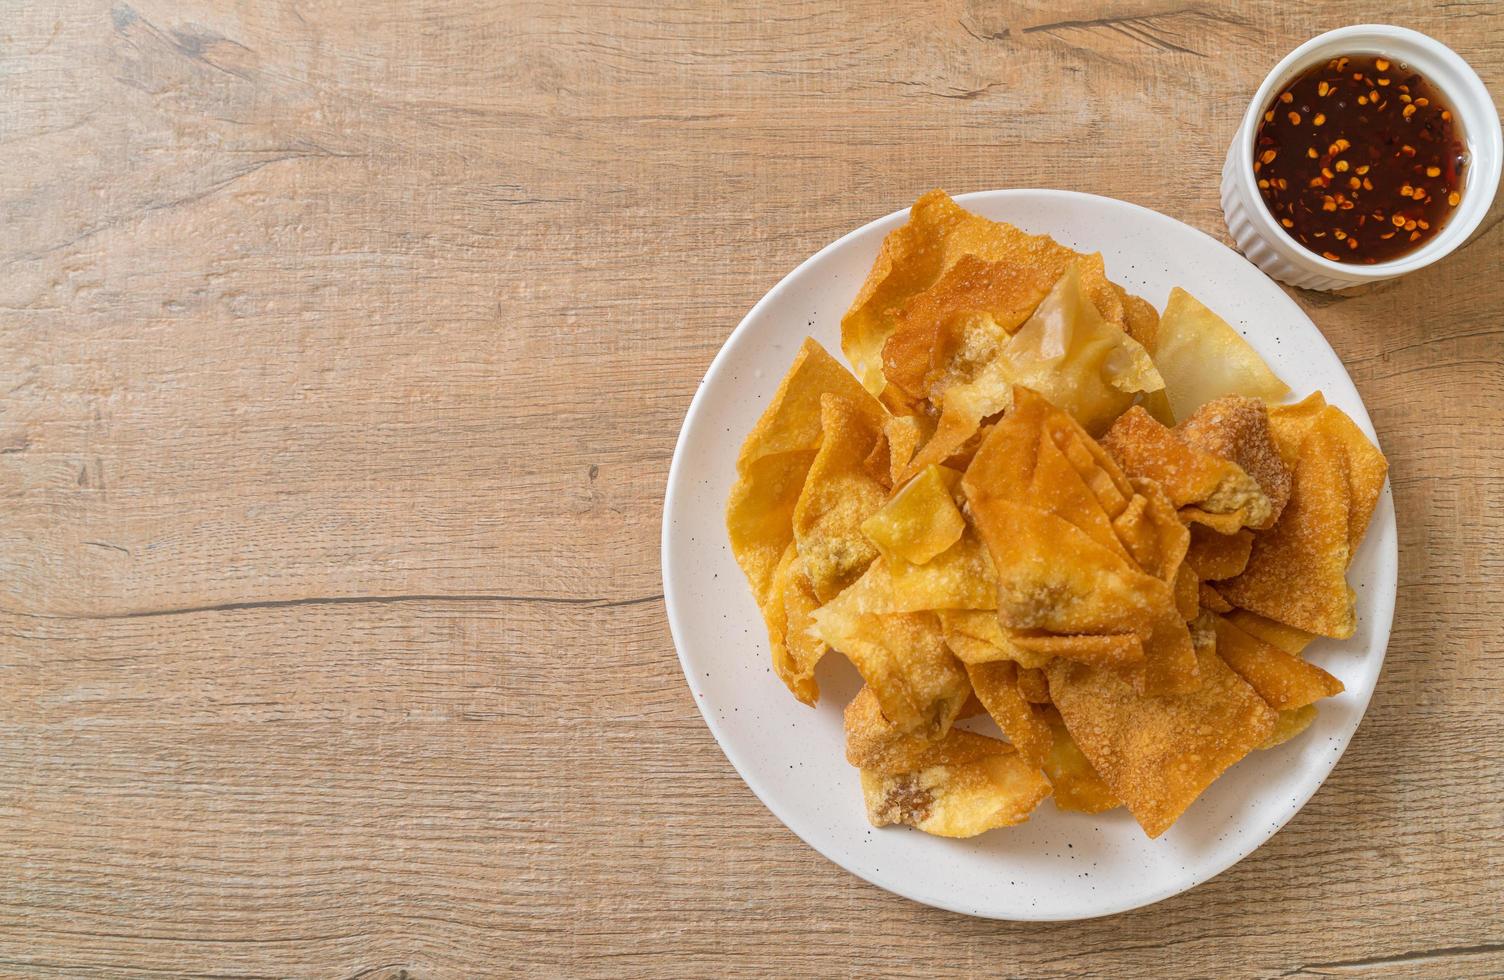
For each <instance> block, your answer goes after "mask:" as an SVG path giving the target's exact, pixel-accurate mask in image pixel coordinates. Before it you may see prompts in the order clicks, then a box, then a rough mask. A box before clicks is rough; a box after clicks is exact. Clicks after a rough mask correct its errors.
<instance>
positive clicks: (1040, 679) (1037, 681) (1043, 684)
mask: <svg viewBox="0 0 1504 980" xmlns="http://www.w3.org/2000/svg"><path fill="white" fill-rule="evenodd" d="M1018 693H1019V695H1020V696H1022V697H1023V699H1024V700H1025V701H1027V702H1029V703H1030V704H1049V703H1050V680H1049V678H1048V677H1047V676H1046V675H1045V672H1044V671H1043V670H1042V669H1040V668H1039V667H1025V666H1023V665H1022V663H1020V664H1019V668H1018Z"/></svg>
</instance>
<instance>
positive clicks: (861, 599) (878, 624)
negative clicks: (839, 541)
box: [812, 558, 971, 736]
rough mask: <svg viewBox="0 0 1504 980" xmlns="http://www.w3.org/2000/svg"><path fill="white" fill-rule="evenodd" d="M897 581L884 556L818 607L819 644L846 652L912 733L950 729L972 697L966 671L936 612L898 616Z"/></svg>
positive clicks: (894, 716) (895, 717)
mask: <svg viewBox="0 0 1504 980" xmlns="http://www.w3.org/2000/svg"><path fill="white" fill-rule="evenodd" d="M894 604H895V600H894V596H893V580H892V577H891V576H890V575H889V574H888V567H887V562H885V561H884V560H883V559H882V558H878V559H877V560H876V561H874V562H873V563H872V564H871V565H870V566H868V568H867V571H866V573H865V574H863V575H862V577H861V578H860V579H858V580H857V581H856V583H855V584H854V585H852V586H851V587H850V588H848V589H847V590H846V591H844V592H842V593H841V594H840V595H838V596H836V598H835V599H833V600H831V601H830V602H828V603H826V604H825V605H823V606H821V607H820V608H819V609H817V610H815V612H814V613H813V615H812V618H813V620H814V629H815V632H816V634H817V635H818V636H819V637H820V639H822V640H824V641H825V642H826V643H828V644H829V645H830V646H831V647H833V648H834V649H836V650H839V651H840V652H841V653H843V654H845V655H846V657H847V659H849V660H850V661H851V662H852V664H853V665H855V667H856V669H857V671H858V673H860V674H861V675H862V679H863V680H865V681H866V682H867V684H868V686H870V687H871V688H872V690H873V693H874V694H875V695H876V696H877V698H878V700H879V702H880V703H881V704H882V711H883V714H884V715H886V716H887V718H888V719H889V720H890V721H892V722H893V723H894V724H896V725H898V726H900V727H901V728H903V729H904V730H905V731H917V732H921V733H923V734H926V735H931V736H933V735H938V734H941V733H943V732H945V731H946V730H947V729H948V728H949V727H950V724H951V722H953V721H955V719H956V716H957V715H958V714H959V713H960V711H961V707H962V705H963V704H964V703H965V702H966V699H967V697H968V696H969V695H970V694H971V684H970V682H969V681H968V680H967V678H966V671H965V668H964V667H962V665H961V662H960V661H958V660H957V659H956V658H955V656H954V655H953V654H952V653H951V652H950V650H949V649H948V648H947V647H946V645H945V637H944V634H943V633H942V632H941V629H940V622H939V620H938V619H937V618H936V617H935V615H934V614H933V613H929V612H894V611H893V610H894Z"/></svg>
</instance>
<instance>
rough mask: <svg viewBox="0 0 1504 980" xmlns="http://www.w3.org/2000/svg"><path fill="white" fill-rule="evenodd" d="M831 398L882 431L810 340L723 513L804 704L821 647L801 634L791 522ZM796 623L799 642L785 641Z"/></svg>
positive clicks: (870, 406) (842, 372) (804, 583)
mask: <svg viewBox="0 0 1504 980" xmlns="http://www.w3.org/2000/svg"><path fill="white" fill-rule="evenodd" d="M827 395H832V396H834V397H837V398H840V399H841V400H842V401H843V402H844V403H845V404H846V405H847V406H848V407H849V408H850V409H851V410H852V412H853V413H854V415H855V416H856V417H858V418H860V419H862V420H863V424H867V423H870V424H881V421H882V420H883V419H884V418H885V416H886V414H887V413H886V412H885V411H884V410H883V408H882V406H881V405H879V404H878V402H877V399H875V398H873V397H872V396H871V395H869V394H868V393H867V391H866V390H865V389H863V388H862V386H861V385H859V384H858V383H857V381H856V379H855V378H853V377H852V376H851V373H850V372H849V371H847V370H846V369H845V368H843V367H842V366H841V365H840V364H838V363H837V362H836V361H835V359H834V358H832V357H831V356H830V355H829V354H827V353H826V352H825V350H824V348H822V347H821V346H820V345H819V344H817V343H815V342H814V341H813V340H806V341H805V342H804V344H803V346H802V347H801V348H800V349H799V353H798V354H797V355H796V356H795V358H794V363H793V365H792V366H791V367H790V368H789V372H788V374H787V375H785V376H784V378H783V381H782V382H781V383H780V384H779V386H778V390H777V392H776V393H775V394H774V395H773V400H772V401H771V402H770V403H769V405H768V407H767V409H766V410H765V411H764V412H763V414H762V417H761V418H760V419H759V420H758V422H757V425H756V426H755V427H753V429H752V432H751V433H750V434H749V435H748V436H747V439H746V441H745V442H744V443H743V444H742V448H741V453H740V455H739V456H738V457H737V463H736V468H737V481H736V484H735V485H734V486H733V487H732V490H731V498H730V501H729V502H728V504H727V508H726V529H727V532H728V534H729V536H730V539H731V551H732V554H733V555H735V557H736V561H737V564H738V565H740V566H741V568H742V571H743V572H744V573H745V574H746V576H747V582H748V584H749V585H751V587H752V595H753V598H754V599H755V600H756V601H757V605H758V607H759V609H761V611H762V614H763V620H764V622H765V623H766V624H767V627H768V638H769V645H770V646H771V648H772V651H773V662H774V666H775V668H776V669H777V671H778V676H779V677H780V678H781V679H782V680H783V681H784V683H785V684H787V685H788V686H789V689H790V690H791V691H793V693H794V694H795V696H796V697H798V698H799V699H800V700H801V701H804V702H805V703H807V704H814V703H815V700H816V699H817V698H818V696H819V691H818V688H817V687H816V685H815V682H814V677H813V673H814V663H815V662H816V661H818V660H819V655H820V654H821V653H823V652H824V646H823V644H821V643H819V642H818V641H815V640H809V639H807V638H806V637H805V636H804V635H803V624H804V623H805V622H806V620H807V609H806V608H805V607H806V605H807V603H805V602H804V600H803V599H802V598H800V597H801V596H803V594H804V590H806V589H807V588H809V580H808V577H807V575H806V574H805V571H804V566H803V564H802V563H799V564H797V565H796V563H795V559H796V557H797V551H796V549H795V546H794V519H795V518H794V515H795V509H796V505H797V504H798V503H799V500H800V497H801V495H802V494H803V492H804V489H805V483H806V479H807V477H808V474H809V471H810V467H811V466H812V465H813V464H814V462H815V459H816V457H817V456H818V455H819V453H820V450H821V447H822V444H823V442H824V428H823V427H822V418H821V400H822V398H824V397H825V396H827ZM790 596H793V597H795V600H796V601H795V602H794V603H793V606H792V607H791V608H792V612H791V611H790V607H787V605H786V599H788V597H790ZM791 620H792V621H794V622H795V624H796V629H798V630H799V632H800V635H799V636H796V637H794V638H793V639H792V640H788V639H787V631H788V629H789V628H790V625H789V624H790V622H791Z"/></svg>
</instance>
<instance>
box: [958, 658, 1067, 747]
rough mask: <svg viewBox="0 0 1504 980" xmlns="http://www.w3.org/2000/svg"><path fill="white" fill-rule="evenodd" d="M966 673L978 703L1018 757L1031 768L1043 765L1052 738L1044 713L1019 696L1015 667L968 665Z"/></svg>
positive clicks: (1002, 662)
mask: <svg viewBox="0 0 1504 980" xmlns="http://www.w3.org/2000/svg"><path fill="white" fill-rule="evenodd" d="M966 673H967V675H968V676H969V677H970V678H971V686H972V689H973V690H974V691H976V695H977V700H978V701H981V702H982V706H983V707H985V708H986V709H987V713H988V714H989V715H991V716H992V720H993V721H995V722H997V727H998V728H1000V729H1002V732H1003V734H1004V735H1006V736H1008V741H1009V742H1011V743H1012V744H1013V747H1014V748H1016V749H1018V754H1019V755H1021V756H1023V757H1024V759H1025V760H1026V761H1027V762H1028V763H1029V764H1030V765H1032V766H1036V767H1038V766H1043V765H1044V760H1045V757H1046V755H1048V754H1049V751H1050V745H1051V744H1052V743H1053V741H1054V739H1053V736H1052V735H1051V734H1050V726H1049V722H1048V721H1047V720H1046V717H1045V714H1044V712H1043V710H1042V709H1041V708H1040V707H1039V706H1038V705H1034V704H1030V703H1029V702H1028V701H1026V700H1024V697H1023V695H1022V694H1020V693H1019V690H1018V664H1016V663H1014V662H1013V661H1011V660H999V661H996V662H994V663H989V664H967V665H966Z"/></svg>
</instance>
